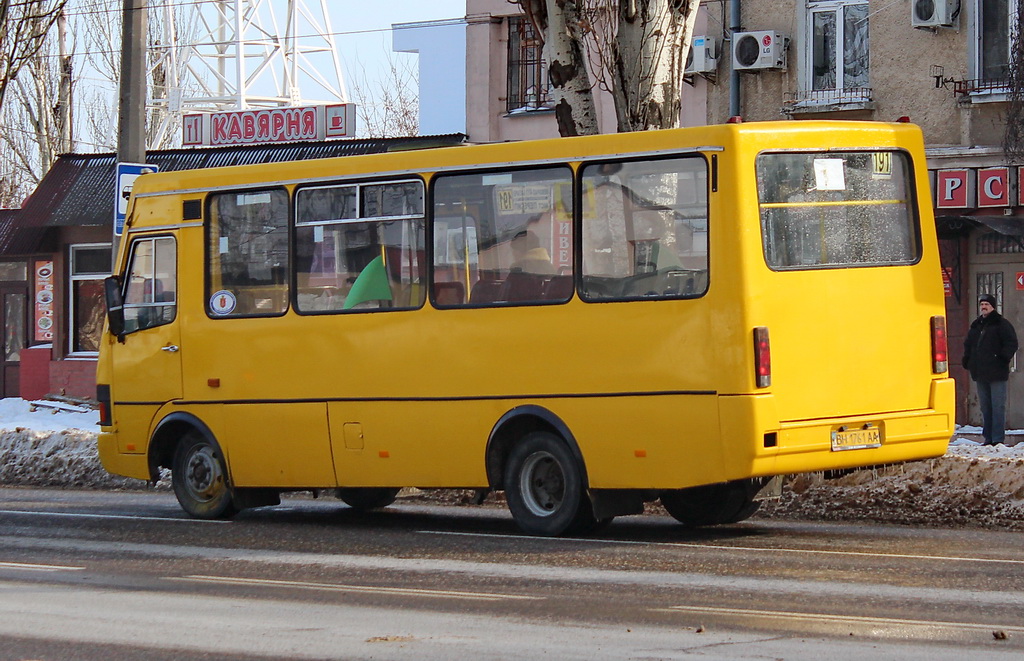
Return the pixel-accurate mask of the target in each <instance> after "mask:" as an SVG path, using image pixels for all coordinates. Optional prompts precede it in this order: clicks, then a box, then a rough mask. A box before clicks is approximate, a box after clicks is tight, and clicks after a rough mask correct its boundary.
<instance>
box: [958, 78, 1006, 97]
mask: <svg viewBox="0 0 1024 661" xmlns="http://www.w3.org/2000/svg"><path fill="white" fill-rule="evenodd" d="M1009 86H1010V84H1009V81H1008V80H1007V79H1006V78H974V79H973V80H954V81H953V93H954V94H956V95H957V96H967V95H970V94H998V93H1001V92H1006V91H1007V90H1008V89H1009Z"/></svg>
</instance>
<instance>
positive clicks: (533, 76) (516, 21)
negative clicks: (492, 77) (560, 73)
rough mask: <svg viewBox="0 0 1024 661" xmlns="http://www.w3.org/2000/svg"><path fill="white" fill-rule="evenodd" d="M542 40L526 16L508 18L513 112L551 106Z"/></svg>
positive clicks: (509, 110)
mask: <svg viewBox="0 0 1024 661" xmlns="http://www.w3.org/2000/svg"><path fill="white" fill-rule="evenodd" d="M542 50H543V42H542V41H541V39H540V38H539V37H538V35H537V33H536V31H535V30H534V27H533V23H531V22H530V21H529V20H528V19H527V18H526V17H525V16H511V17H509V19H508V97H507V105H506V109H507V110H508V112H510V113H515V112H527V111H530V110H544V109H547V108H550V107H551V99H550V96H549V87H548V65H547V63H546V62H545V61H544V58H543V56H542Z"/></svg>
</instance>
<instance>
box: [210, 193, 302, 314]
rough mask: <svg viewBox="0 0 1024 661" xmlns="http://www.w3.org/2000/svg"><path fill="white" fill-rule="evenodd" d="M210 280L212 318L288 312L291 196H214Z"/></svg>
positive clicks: (221, 194)
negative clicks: (289, 208)
mask: <svg viewBox="0 0 1024 661" xmlns="http://www.w3.org/2000/svg"><path fill="white" fill-rule="evenodd" d="M208 217H209V224H208V226H207V248H206V256H207V263H206V277H207V288H208V293H209V300H208V301H207V313H208V314H209V315H210V316H212V317H232V316H257V315H260V316H269V315H281V314H284V312H285V311H286V310H287V309H288V273H289V269H290V265H289V250H288V192H287V191H286V190H284V189H272V190H256V191H246V192H229V193H220V194H217V195H211V196H210V202H209V213H208Z"/></svg>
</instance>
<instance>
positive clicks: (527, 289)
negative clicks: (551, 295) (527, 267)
mask: <svg viewBox="0 0 1024 661" xmlns="http://www.w3.org/2000/svg"><path fill="white" fill-rule="evenodd" d="M545 280H547V276H544V275H539V274H536V273H527V272H525V271H512V272H511V273H509V274H508V277H507V278H505V285H504V287H502V290H501V299H500V300H502V301H543V300H545V298H546V297H545V296H544V283H545Z"/></svg>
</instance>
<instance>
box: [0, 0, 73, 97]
mask: <svg viewBox="0 0 1024 661" xmlns="http://www.w3.org/2000/svg"><path fill="white" fill-rule="evenodd" d="M65 4H67V0H0V108H3V105H4V99H5V97H6V95H7V88H8V86H9V85H10V83H11V81H13V80H14V79H15V78H16V77H17V76H18V72H19V71H20V70H21V68H22V67H24V66H25V65H26V64H27V63H28V62H29V61H30V60H31V59H32V58H33V57H34V56H35V55H36V54H37V53H38V52H39V49H40V48H42V47H43V43H44V42H45V41H46V35H47V34H49V32H50V28H51V27H53V24H54V23H55V22H56V21H57V17H58V16H59V15H60V14H61V13H62V12H63V10H64V5H65Z"/></svg>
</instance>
